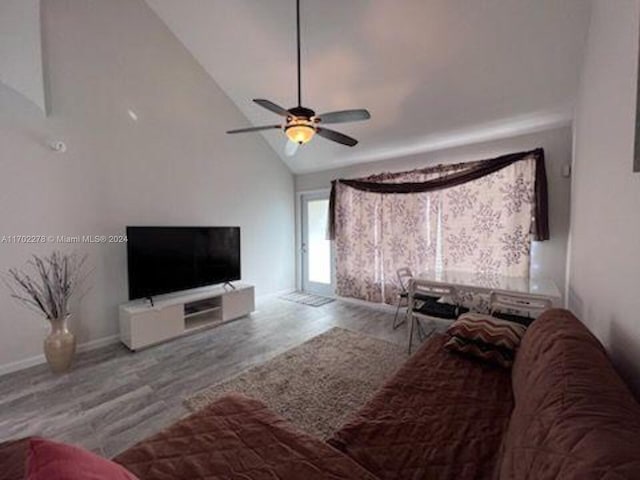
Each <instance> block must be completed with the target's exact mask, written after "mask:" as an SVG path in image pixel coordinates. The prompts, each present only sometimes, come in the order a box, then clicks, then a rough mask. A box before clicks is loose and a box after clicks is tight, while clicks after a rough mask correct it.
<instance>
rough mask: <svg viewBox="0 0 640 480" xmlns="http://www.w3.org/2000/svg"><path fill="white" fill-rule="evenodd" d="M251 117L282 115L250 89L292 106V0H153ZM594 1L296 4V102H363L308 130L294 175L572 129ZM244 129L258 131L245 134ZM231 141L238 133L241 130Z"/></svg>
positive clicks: (279, 147) (333, 0) (277, 142)
mask: <svg viewBox="0 0 640 480" xmlns="http://www.w3.org/2000/svg"><path fill="white" fill-rule="evenodd" d="M147 3H148V4H149V5H150V6H151V7H152V8H153V9H154V10H155V11H156V12H157V13H158V15H159V16H160V17H161V18H162V19H163V20H164V21H165V23H166V24H167V25H168V26H169V28H170V29H171V30H172V31H173V32H174V33H175V34H176V36H177V37H178V38H179V39H180V40H181V41H182V42H183V43H184V45H185V46H186V47H187V48H188V49H189V50H190V51H191V52H192V54H193V55H194V56H195V58H196V59H197V60H198V61H199V62H200V63H201V64H202V65H203V67H204V68H205V69H206V70H207V71H208V72H209V73H210V75H211V76H212V77H213V78H214V79H215V81H216V82H217V83H218V84H219V85H220V86H221V87H222V89H223V90H224V91H225V92H226V93H227V95H229V97H230V98H231V99H232V100H233V101H234V102H235V103H236V105H237V106H238V107H239V108H240V110H241V111H242V112H243V113H244V114H245V115H246V117H247V118H248V120H249V124H247V125H237V124H229V125H228V127H229V128H239V127H244V126H250V124H251V125H265V124H267V125H268V124H274V123H278V122H279V120H280V118H279V117H277V116H276V115H275V114H272V113H270V112H268V111H266V110H263V109H262V108H261V107H259V106H258V105H255V104H254V103H253V102H252V101H251V99H253V98H266V99H269V100H272V101H274V102H276V103H278V104H280V105H282V106H284V107H285V108H289V107H292V106H294V105H295V103H296V101H295V100H296V76H295V1H294V0H181V1H176V0H147ZM590 5H591V2H590V1H588V0H348V1H345V0H302V7H301V8H302V36H303V39H302V42H303V104H304V105H305V106H307V107H310V108H312V109H314V110H315V111H316V112H318V113H321V112H326V111H331V110H341V109H348V108H368V109H369V111H370V112H371V114H372V119H371V120H370V121H368V122H361V123H353V124H340V125H335V126H334V127H333V128H335V129H336V130H340V131H343V132H344V133H346V134H348V135H351V136H354V137H355V138H357V139H358V140H360V144H359V145H357V146H356V147H354V148H349V147H344V146H341V145H338V144H333V143H332V142H328V141H326V140H325V139H322V138H315V139H314V140H313V141H312V142H311V143H309V144H307V145H305V146H304V147H303V148H301V149H300V150H299V151H298V154H296V156H295V157H286V156H285V155H284V144H285V137H284V135H283V134H282V132H279V131H277V130H273V131H268V132H265V133H262V135H264V137H265V138H266V139H267V140H268V141H269V143H270V144H271V146H272V147H273V148H274V149H275V150H276V151H277V152H278V154H280V155H281V156H282V159H283V160H284V161H285V162H286V163H287V164H288V165H289V167H290V168H291V170H292V171H293V172H295V173H304V172H310V171H317V170H325V169H330V168H334V167H338V166H343V165H348V164H353V163H358V162H366V161H372V160H382V159H386V158H391V157H394V156H401V155H405V154H412V153H418V152H421V151H431V150H436V149H438V148H444V147H448V146H455V145H462V144H466V143H471V142H477V141H483V140H489V139H493V138H500V137H504V136H509V135H515V134H519V133H528V132H531V131H536V130H542V129H545V128H549V127H553V126H558V125H566V124H568V123H570V122H571V119H572V117H573V101H574V96H575V94H576V90H577V86H578V76H579V70H580V65H581V62H582V51H583V46H584V42H585V38H586V34H587V29H588V23H589V13H590ZM246 135H260V133H249V134H246ZM236 138H237V141H238V142H241V141H242V137H241V136H240V135H238V136H237V137H236Z"/></svg>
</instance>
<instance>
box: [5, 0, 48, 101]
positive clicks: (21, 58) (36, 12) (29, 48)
mask: <svg viewBox="0 0 640 480" xmlns="http://www.w3.org/2000/svg"><path fill="white" fill-rule="evenodd" d="M0 82H2V83H4V84H5V85H7V86H9V87H11V88H13V89H14V90H16V91H17V92H19V93H21V94H22V95H24V96H25V97H26V98H28V99H29V100H31V101H32V102H33V103H35V104H36V105H37V106H38V107H40V109H41V110H42V111H43V112H44V111H45V110H46V107H45V98H44V78H43V76H42V48H41V38H40V0H2V1H1V2H0Z"/></svg>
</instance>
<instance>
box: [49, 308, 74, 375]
mask: <svg viewBox="0 0 640 480" xmlns="http://www.w3.org/2000/svg"><path fill="white" fill-rule="evenodd" d="M69 317H70V315H65V316H63V317H62V318H53V319H49V322H50V323H51V333H49V335H48V336H47V338H45V339H44V356H45V357H46V358H47V363H48V364H49V366H50V367H51V370H53V371H54V372H55V373H64V372H66V371H68V370H69V368H71V363H72V362H73V356H74V354H75V353H76V337H75V336H74V335H73V333H71V332H70V331H69V326H68V322H69Z"/></svg>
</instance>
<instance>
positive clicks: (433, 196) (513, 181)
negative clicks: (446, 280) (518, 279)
mask: <svg viewBox="0 0 640 480" xmlns="http://www.w3.org/2000/svg"><path fill="white" fill-rule="evenodd" d="M467 165H468V164H467ZM465 168H468V167H467V166H466V165H465V164H458V165H453V166H438V167H434V168H429V169H425V170H416V171H411V172H403V173H394V174H382V175H376V176H371V177H368V178H367V179H365V180H366V181H369V182H384V183H406V182H416V183H418V182H426V181H429V180H432V179H434V178H440V177H444V176H445V175H450V174H452V173H455V172H457V171H459V170H460V171H461V170H463V169H465ZM535 175H536V163H535V160H534V159H533V158H530V159H525V160H522V161H517V162H515V163H513V164H511V165H509V166H507V167H505V168H502V169H500V170H498V171H497V172H494V173H491V174H489V175H486V176H483V177H482V178H479V179H477V180H473V181H469V182H467V183H464V184H462V185H457V186H453V187H449V188H445V189H440V190H435V191H429V192H424V193H411V194H395V193H392V194H389V193H372V192H366V191H363V190H359V189H356V188H352V187H350V186H347V185H345V184H343V183H340V182H338V183H337V184H336V186H335V200H334V201H335V207H334V208H335V211H334V214H335V223H334V228H335V241H336V277H337V284H336V293H337V294H338V295H340V296H345V297H354V298H359V299H363V300H368V301H372V302H386V303H395V301H396V299H397V292H398V288H399V286H398V283H397V278H396V271H397V269H398V268H401V267H409V268H411V269H412V271H413V272H414V273H417V272H420V271H425V270H435V269H439V268H445V269H450V270H462V271H468V272H475V273H479V274H501V275H510V276H528V274H529V255H530V241H531V235H530V229H531V226H532V215H533V211H534V183H535Z"/></svg>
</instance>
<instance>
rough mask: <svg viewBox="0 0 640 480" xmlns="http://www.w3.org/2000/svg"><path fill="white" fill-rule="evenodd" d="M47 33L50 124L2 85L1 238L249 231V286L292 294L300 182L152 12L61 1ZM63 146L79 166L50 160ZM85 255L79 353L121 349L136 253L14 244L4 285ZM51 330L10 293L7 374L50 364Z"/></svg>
mask: <svg viewBox="0 0 640 480" xmlns="http://www.w3.org/2000/svg"><path fill="white" fill-rule="evenodd" d="M42 20H43V49H44V56H45V60H46V63H45V65H46V67H47V68H46V71H45V75H46V76H47V80H48V84H49V87H50V101H51V115H50V117H49V118H46V119H45V118H44V117H43V116H42V114H41V112H38V110H37V108H36V107H35V106H34V105H33V104H31V103H29V102H27V101H25V100H24V98H23V97H21V96H20V95H18V94H16V93H15V92H14V91H13V90H11V89H9V88H5V87H4V86H2V85H0V148H1V149H0V172H1V173H0V237H1V236H2V235H17V234H45V235H58V234H60V235H62V234H65V235H81V234H92V235H96V234H104V235H108V234H117V233H123V232H124V229H125V226H126V225H145V224H147V225H162V224H166V225H239V226H240V227H241V228H242V275H243V280H245V281H247V282H251V283H254V284H255V285H256V287H257V290H256V291H257V294H259V295H260V294H266V293H271V292H276V291H280V290H283V289H289V288H292V287H293V285H294V255H293V252H294V240H293V237H294V205H293V204H294V201H293V199H294V189H293V176H292V174H291V172H290V171H289V170H288V169H287V167H286V166H285V165H284V164H283V163H282V162H281V161H280V159H279V158H278V157H277V156H276V155H275V153H273V151H272V150H271V149H270V148H269V147H268V145H267V143H266V142H265V141H264V139H263V138H262V137H261V136H260V135H255V136H254V135H246V136H242V137H239V136H228V135H226V134H225V133H224V132H225V130H226V129H227V128H229V127H234V126H241V125H243V124H245V123H246V122H247V120H246V119H245V118H244V117H243V116H242V115H241V114H240V112H239V111H238V110H237V108H236V107H235V106H234V105H233V104H232V102H231V101H230V100H229V99H228V98H227V97H226V96H225V95H224V93H223V92H222V90H221V89H220V88H219V87H218V86H217V85H216V83H215V82H214V81H213V80H212V79H211V77H210V76H209V75H208V74H207V73H206V72H205V71H204V70H203V69H202V68H201V67H200V66H199V64H198V63H197V62H196V61H195V60H194V59H193V58H192V57H191V56H190V54H189V53H188V52H187V51H186V50H185V49H184V48H183V46H182V44H181V43H180V42H179V41H178V40H177V39H176V38H175V37H174V36H173V35H172V34H171V33H170V31H169V30H168V29H167V28H166V27H165V25H164V24H163V23H162V21H161V20H160V19H159V18H157V17H156V15H155V14H154V13H153V12H152V11H151V10H150V8H149V7H148V6H147V5H146V4H145V3H144V2H143V1H142V0H109V1H100V2H96V1H90V0H56V1H48V2H43V3H42ZM128 110H132V111H133V112H135V114H136V115H137V116H138V121H134V120H133V119H132V118H131V117H130V116H129V114H128ZM58 138H60V139H63V140H64V141H66V142H67V144H68V151H67V153H66V154H56V153H53V152H52V151H51V150H50V149H49V148H48V147H47V143H48V142H49V141H50V140H53V139H58ZM74 247H75V248H79V249H80V250H82V251H86V252H88V253H89V255H90V262H91V264H92V265H93V266H94V267H95V272H94V274H93V276H92V279H91V283H92V285H93V289H92V291H91V292H90V294H89V295H88V297H87V298H86V299H85V300H84V301H83V303H82V306H81V308H80V310H79V311H78V312H76V315H75V320H74V323H73V328H74V330H75V332H76V333H77V334H78V337H79V341H80V342H81V343H82V342H87V341H93V340H96V339H101V338H105V337H109V336H112V335H115V334H116V333H117V329H118V318H117V305H118V304H119V303H121V302H123V301H125V300H126V298H127V283H126V246H125V245H123V244H113V245H75V246H74V245H54V244H44V245H24V244H7V243H4V244H3V243H0V271H6V270H7V269H8V268H9V267H12V266H20V265H22V264H23V262H25V261H26V260H27V259H28V257H29V255H30V254H31V253H34V252H40V253H48V252H50V251H52V250H53V249H55V248H74ZM44 325H45V322H44V321H43V320H42V319H40V318H38V317H37V316H36V315H35V314H32V313H30V312H28V311H25V310H23V309H22V308H20V307H19V306H17V305H16V304H15V303H14V302H13V301H11V300H10V299H9V297H8V295H7V293H6V292H4V291H3V289H2V288H0V371H2V370H3V369H4V371H6V370H7V369H10V368H15V367H17V366H19V365H24V363H18V364H15V363H12V362H20V361H22V360H25V359H29V358H31V357H33V356H36V355H39V354H40V353H41V351H42V340H43V337H44V334H45V333H46V328H45V326H44ZM27 363H28V362H27Z"/></svg>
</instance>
